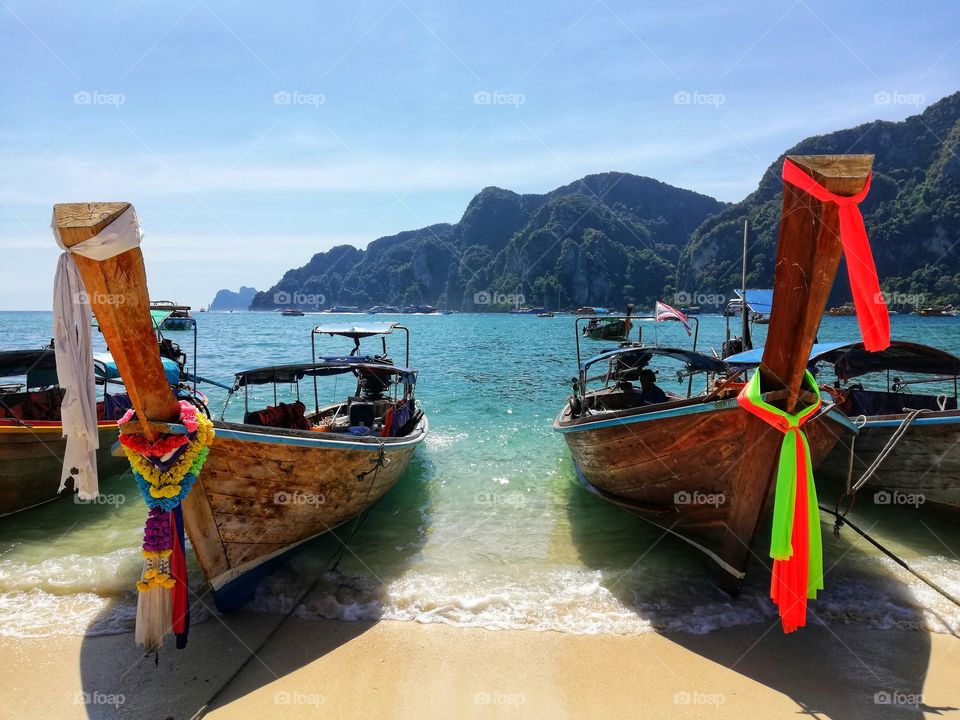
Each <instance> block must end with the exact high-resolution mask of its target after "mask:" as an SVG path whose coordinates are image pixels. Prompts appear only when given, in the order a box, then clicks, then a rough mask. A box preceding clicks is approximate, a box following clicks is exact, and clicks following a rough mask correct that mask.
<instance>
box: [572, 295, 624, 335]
mask: <svg viewBox="0 0 960 720" xmlns="http://www.w3.org/2000/svg"><path fill="white" fill-rule="evenodd" d="M632 314H633V304H632V303H631V304H630V305H627V314H626V315H624V316H623V317H594V318H591V319H590V321H589V322H587V324H586V325H584V327H583V330H582V335H583V336H584V337H588V338H590V339H591V340H626V339H627V338H628V337H629V336H630V329H631V328H632V327H633V323H632V322H631V320H630V316H631V315H632Z"/></svg>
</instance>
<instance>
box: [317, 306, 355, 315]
mask: <svg viewBox="0 0 960 720" xmlns="http://www.w3.org/2000/svg"><path fill="white" fill-rule="evenodd" d="M323 312H325V313H343V314H350V313H358V312H360V308H358V307H357V306H356V305H334V306H333V307H332V308H330V309H329V310H324V311H323Z"/></svg>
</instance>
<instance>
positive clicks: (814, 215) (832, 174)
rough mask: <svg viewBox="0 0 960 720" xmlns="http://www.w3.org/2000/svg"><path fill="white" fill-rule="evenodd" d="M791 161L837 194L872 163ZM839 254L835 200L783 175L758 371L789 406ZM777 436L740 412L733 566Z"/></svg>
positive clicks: (731, 522) (727, 549)
mask: <svg viewBox="0 0 960 720" xmlns="http://www.w3.org/2000/svg"><path fill="white" fill-rule="evenodd" d="M790 160H792V161H793V162H794V163H796V164H797V165H798V166H799V167H800V168H801V169H802V170H803V171H804V172H806V173H807V174H808V175H810V176H811V177H813V178H814V179H815V180H816V181H817V182H818V183H819V184H820V185H822V186H823V187H825V188H826V189H827V190H829V191H830V192H832V193H834V194H836V195H844V196H849V195H855V194H856V193H858V192H860V191H861V190H862V189H863V187H864V185H865V184H866V181H867V177H868V176H869V174H870V170H871V168H872V166H873V155H794V156H790ZM842 254H843V246H842V244H841V241H840V220H839V211H838V208H837V206H836V204H835V203H829V202H827V203H823V202H820V201H819V200H817V199H816V198H815V197H813V196H812V195H809V194H807V193H805V192H804V191H802V190H800V189H799V188H796V187H794V186H793V185H791V184H789V183H786V182H785V183H784V188H783V212H782V216H781V219H780V231H779V235H778V239H777V264H776V268H775V271H774V293H773V307H772V308H771V313H770V326H769V331H768V333H767V341H766V344H765V346H764V351H763V360H762V362H761V365H760V368H759V370H758V372H759V373H760V377H761V386H762V388H763V391H764V392H765V393H766V392H772V391H777V390H782V391H785V392H784V393H783V395H784V396H785V398H786V399H785V400H784V402H783V405H782V407H783V409H785V410H787V411H788V412H791V413H792V412H794V411H795V410H796V407H797V405H798V399H799V396H800V389H801V384H802V381H803V374H804V371H805V370H806V368H807V361H808V358H809V356H810V350H811V348H812V347H813V342H814V338H815V337H816V334H817V330H818V329H819V327H820V320H821V318H822V317H823V313H824V310H825V309H826V305H827V296H828V295H829V294H830V289H831V288H832V287H833V280H834V277H835V276H836V273H837V268H838V267H839V265H840V257H841V255H842ZM782 439H783V436H782V434H781V433H780V432H779V431H778V430H776V429H775V428H773V427H771V426H770V425H768V424H767V423H765V422H764V421H763V420H761V419H760V418H757V417H755V416H753V415H750V414H747V417H746V427H745V430H744V446H743V449H742V450H741V452H742V453H743V455H742V459H741V462H740V464H739V467H738V472H737V477H736V478H735V479H734V482H733V492H732V496H733V497H732V498H731V501H732V503H733V505H732V507H731V508H730V516H729V519H728V524H727V527H726V531H725V533H724V542H723V550H724V557H725V558H726V559H727V561H728V562H731V564H732V565H734V566H735V567H738V568H742V567H745V565H746V561H747V557H748V555H749V553H750V547H749V543H750V539H751V538H752V537H753V536H754V534H755V533H756V530H757V526H758V524H759V522H760V517H761V513H762V512H763V509H764V507H765V505H766V502H767V495H768V493H769V491H770V486H771V484H772V481H773V477H774V471H775V467H774V463H775V462H776V458H777V452H778V449H779V447H780V444H781V441H782ZM761 555H763V556H766V553H761ZM731 589H734V590H735V589H738V588H731Z"/></svg>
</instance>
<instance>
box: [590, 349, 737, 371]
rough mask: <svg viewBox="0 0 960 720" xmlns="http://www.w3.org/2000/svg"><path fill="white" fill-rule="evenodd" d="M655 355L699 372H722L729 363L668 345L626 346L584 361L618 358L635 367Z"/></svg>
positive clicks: (648, 360) (593, 361)
mask: <svg viewBox="0 0 960 720" xmlns="http://www.w3.org/2000/svg"><path fill="white" fill-rule="evenodd" d="M654 357H668V358H671V359H673V360H677V361H679V362H682V363H683V364H685V365H686V366H687V367H688V368H689V369H690V370H694V371H698V372H721V371H723V370H726V369H727V364H726V363H725V362H724V361H723V360H718V359H717V358H714V357H710V356H709V355H704V354H703V353H698V352H694V351H693V350H683V349H682V348H667V347H652V346H651V347H643V346H626V347H620V348H617V349H616V350H609V351H607V352H604V353H601V354H600V355H597V356H595V357H592V358H590V359H589V360H587V362H586V363H584V366H583V367H584V368H588V367H590V366H591V365H595V364H596V363H598V362H603V361H604V360H612V359H614V358H616V359H617V360H619V361H620V362H622V363H625V364H629V365H630V366H631V367H633V368H635V369H639V368H642V367H645V366H646V365H648V364H650V361H651V360H653V358H654Z"/></svg>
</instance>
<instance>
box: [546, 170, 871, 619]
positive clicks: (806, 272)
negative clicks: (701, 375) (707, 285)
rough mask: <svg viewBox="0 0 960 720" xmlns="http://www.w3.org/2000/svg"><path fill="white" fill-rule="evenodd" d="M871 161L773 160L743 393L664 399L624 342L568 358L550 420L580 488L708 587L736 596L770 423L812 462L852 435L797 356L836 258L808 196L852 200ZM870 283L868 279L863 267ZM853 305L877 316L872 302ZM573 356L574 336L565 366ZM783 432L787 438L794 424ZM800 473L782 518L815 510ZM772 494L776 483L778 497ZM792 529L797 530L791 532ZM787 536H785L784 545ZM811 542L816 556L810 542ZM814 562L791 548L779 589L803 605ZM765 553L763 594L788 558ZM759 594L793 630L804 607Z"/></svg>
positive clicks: (803, 353)
mask: <svg viewBox="0 0 960 720" xmlns="http://www.w3.org/2000/svg"><path fill="white" fill-rule="evenodd" d="M871 163H872V156H797V157H791V158H788V160H787V161H786V163H785V166H784V180H785V182H784V199H783V216H782V220H781V225H780V232H779V238H778V243H777V264H776V271H775V281H774V287H775V289H776V290H777V292H775V293H774V294H773V305H772V308H771V324H770V331H769V334H768V344H767V348H766V351H765V352H764V353H763V356H762V363H761V365H760V367H759V369H758V371H757V372H756V373H754V376H753V378H752V379H751V380H750V381H749V382H748V383H747V384H746V386H744V385H743V384H742V383H739V382H737V381H738V380H739V378H738V377H736V376H735V377H731V378H729V379H727V380H726V381H723V382H719V383H717V382H716V379H715V380H714V382H713V383H711V384H710V386H708V387H709V389H708V391H707V392H706V393H705V394H702V395H699V396H690V397H686V398H682V399H677V398H676V397H670V396H667V395H666V394H665V393H662V391H661V392H660V393H658V392H657V391H656V390H655V389H654V388H651V387H649V385H650V383H651V377H652V376H653V373H649V370H650V368H648V367H647V366H648V365H649V364H650V362H651V361H652V360H653V358H654V357H655V356H656V353H654V352H652V351H649V350H648V351H646V352H644V349H643V348H631V347H624V348H619V349H618V350H616V351H614V352H613V353H608V354H605V355H601V356H598V357H597V358H593V359H591V360H588V361H586V362H585V363H581V364H580V368H579V374H578V377H577V378H575V381H574V388H573V395H572V396H571V398H570V400H569V402H568V403H567V405H566V406H565V407H564V408H563V409H562V410H561V412H560V414H559V415H558V416H557V419H556V421H555V423H554V428H555V429H556V430H557V431H558V432H560V433H562V435H563V438H564V440H565V441H566V442H567V445H568V447H569V448H570V451H571V455H572V456H573V461H574V465H575V466H576V468H577V472H578V474H579V475H580V476H581V478H582V479H583V481H584V482H585V483H587V485H588V487H589V488H590V489H592V490H593V491H594V492H595V493H596V494H598V495H600V496H601V497H603V498H604V499H607V500H609V501H611V502H613V503H615V504H617V505H620V506H622V507H625V508H627V509H629V510H630V511H631V512H633V513H635V514H637V515H639V516H640V517H642V518H644V519H646V520H648V521H649V522H651V523H653V524H654V525H657V526H658V527H660V528H662V529H663V530H665V531H667V532H670V533H673V534H675V535H678V536H679V537H681V538H682V539H684V540H686V541H687V542H689V543H691V544H693V545H694V546H695V547H697V548H698V549H699V550H700V551H701V552H702V553H703V554H704V555H705V556H706V557H707V558H709V560H710V564H711V567H712V568H713V569H714V570H715V571H717V576H718V578H719V579H720V581H721V583H722V584H723V585H724V586H725V587H726V588H727V589H729V590H731V591H736V590H738V589H739V586H740V584H741V582H742V580H743V578H744V577H745V573H746V570H747V562H748V558H749V556H750V554H751V552H752V550H751V546H752V544H753V542H754V537H755V535H756V533H757V529H758V527H759V525H760V522H761V520H762V519H763V516H764V510H765V508H766V507H767V504H768V499H769V496H770V489H771V487H772V485H773V474H774V470H775V468H776V467H777V458H778V455H779V448H780V445H781V443H785V442H786V441H787V438H788V436H790V435H791V433H790V432H788V431H787V430H785V429H784V430H781V429H779V428H780V426H779V425H778V424H777V423H779V422H780V420H776V421H775V420H774V419H775V418H782V419H783V421H784V422H787V420H786V419H787V418H790V419H789V423H792V424H791V425H789V427H799V425H801V424H802V425H803V429H804V431H805V432H804V433H802V436H803V437H805V438H806V439H805V441H804V442H805V443H806V444H807V445H808V447H809V452H810V455H809V457H810V464H812V465H813V466H814V467H815V466H816V465H817V464H818V463H819V462H821V461H822V460H823V459H824V458H825V457H826V456H827V454H828V453H829V451H830V450H831V449H832V448H833V446H834V445H836V443H837V441H838V439H839V438H840V437H841V436H843V435H846V434H853V433H855V432H856V428H855V426H854V425H853V424H852V423H850V421H849V420H848V419H846V418H845V417H844V416H843V415H842V414H841V413H839V412H836V411H834V410H830V409H829V408H823V407H821V397H820V394H819V391H818V389H817V388H816V386H815V383H813V381H812V377H811V376H810V375H809V374H808V373H807V372H806V358H807V355H808V353H809V351H810V348H811V346H812V345H813V342H814V338H815V335H816V331H817V328H818V326H819V320H820V317H821V316H822V314H823V312H824V308H825V305H826V301H827V296H828V294H829V291H830V288H831V286H832V284H833V278H834V275H835V273H836V270H837V267H838V265H839V260H840V256H841V252H842V249H841V239H840V232H839V218H838V213H837V211H836V209H835V206H834V205H832V203H831V202H830V201H829V200H825V201H818V200H816V199H814V197H817V196H816V195H813V193H815V192H816V193H821V194H823V195H825V196H827V197H828V198H832V197H837V196H854V195H857V196H858V198H859V197H860V196H861V195H862V194H864V193H865V189H866V187H867V186H868V182H869V172H870V166H871ZM798 174H799V175H800V176H802V177H798ZM808 193H809V194H808ZM858 193H859V194H860V195H858ZM824 228H826V230H827V231H824ZM846 240H847V238H845V239H844V241H845V242H846ZM863 242H864V243H865V242H866V240H865V236H864V239H863ZM870 264H871V266H872V262H871V263H870ZM859 280H860V282H861V286H862V287H865V288H869V287H870V285H871V280H870V278H866V279H859ZM872 282H874V283H875V282H876V277H875V272H874V274H873V277H872ZM865 296H866V297H868V298H869V297H874V298H879V297H880V295H879V292H877V293H873V294H872V296H871V293H870V292H869V290H867V291H865ZM872 302H877V301H876V300H874V301H872ZM879 302H882V301H879ZM864 311H865V312H871V313H879V312H880V310H879V308H877V307H875V306H871V307H868V308H866V307H865V310H864ZM882 334H883V331H882V328H880V329H879V330H877V331H875V332H874V333H873V334H871V340H872V341H873V342H882ZM878 338H879V339H878ZM579 357H580V354H579V336H578V361H579ZM624 360H626V361H624ZM707 360H712V358H707ZM715 362H719V361H715ZM686 364H687V367H688V369H694V370H695V369H697V367H698V366H699V367H700V369H702V370H703V371H706V372H711V371H713V372H717V370H716V366H713V370H711V367H710V365H709V364H708V363H706V361H705V360H703V359H702V358H694V357H692V356H690V357H689V358H688V359H687V360H686ZM595 365H598V366H600V367H601V369H602V372H600V373H598V374H597V375H596V378H595V379H599V380H601V381H602V382H603V383H604V387H602V388H600V389H599V390H591V389H590V388H589V387H588V384H589V383H590V381H591V379H592V378H591V374H590V369H591V368H592V367H594V366H595ZM645 373H649V374H645ZM634 377H635V378H639V379H641V382H642V383H643V384H644V388H643V392H636V389H635V388H631V387H630V385H631V382H630V381H631V380H632V378H634ZM784 427H787V425H784ZM783 433H787V434H786V435H784V434H783ZM797 434H798V435H801V433H800V432H799V430H798V432H797ZM790 442H793V440H790ZM801 468H802V471H803V473H806V472H807V470H809V465H807V464H805V463H803V464H801V463H799V461H798V463H797V467H796V469H795V473H796V474H795V476H793V477H794V479H793V480H792V481H791V480H790V477H791V476H790V474H789V473H788V475H787V476H785V478H786V480H785V482H787V483H790V482H792V483H794V484H795V486H796V487H798V488H799V487H800V486H801V485H802V487H803V488H804V490H803V492H802V493H801V491H800V490H799V489H798V490H796V498H797V499H796V502H797V510H796V513H797V515H798V516H799V517H806V515H807V514H809V513H810V510H811V506H812V508H813V514H814V515H815V514H816V510H815V508H816V506H815V504H814V503H815V498H812V497H811V496H810V493H812V492H813V481H812V479H808V478H803V477H802V476H801ZM788 470H789V468H788ZM780 486H781V481H780V479H778V481H777V487H778V492H777V496H778V498H779V497H780V490H779V488H780ZM786 487H789V485H787V486H786ZM785 497H787V496H786V495H785ZM808 500H809V501H810V502H808ZM801 503H802V504H801ZM778 507H779V505H778ZM777 517H780V518H781V519H782V517H783V516H782V515H778V516H775V521H776V518H777ZM791 522H792V519H791ZM775 525H776V522H775ZM805 525H806V523H805V522H797V523H796V524H795V525H794V526H793V527H794V532H797V530H796V528H797V527H798V526H805ZM809 528H810V532H811V533H812V532H813V530H814V528H815V529H816V531H817V533H819V524H816V525H814V523H813V521H812V520H811V522H810V525H809ZM789 532H790V531H789V528H788V529H787V533H788V534H787V538H788V539H789V537H790V535H789ZM775 537H782V535H781V534H775ZM804 537H805V538H806V536H804ZM818 537H819V536H818ZM806 539H807V540H808V541H809V542H810V543H812V542H813V541H812V540H809V538H806ZM812 546H813V545H812ZM778 547H779V546H778ZM788 547H789V546H788ZM813 547H815V549H816V548H819V543H816V545H815V546H813ZM773 553H774V550H773V545H771V554H773ZM798 553H800V550H798ZM815 555H816V553H815V552H813V551H811V552H810V553H807V552H806V546H805V545H804V552H803V553H801V554H800V555H795V556H793V557H794V558H799V560H798V562H801V563H805V560H804V558H805V557H807V558H809V559H810V563H811V565H810V568H806V567H804V570H803V575H802V578H799V579H797V580H796V582H797V583H799V584H800V585H802V587H799V588H792V590H794V591H796V592H798V593H802V596H803V597H804V598H805V597H806V596H807V593H808V592H814V593H815V589H816V587H817V582H818V581H819V580H820V579H821V576H820V575H818V573H817V568H816V565H815V564H814V556H815ZM774 557H775V558H776V561H775V566H774V567H775V576H774V577H775V582H774V584H773V588H774V589H775V590H777V589H782V587H783V585H782V584H781V583H782V582H783V581H784V575H782V574H781V573H782V572H783V570H782V568H783V565H782V564H781V565H778V563H790V561H791V559H790V557H791V556H790V555H789V553H788V554H787V555H786V557H785V558H784V557H783V556H780V555H779V551H778V554H777V555H774ZM808 570H809V574H808ZM808 582H809V584H808ZM821 586H822V585H821ZM772 594H775V599H776V600H777V602H778V604H780V609H781V614H782V615H783V617H784V628H785V629H787V630H792V629H795V628H796V627H798V626H800V625H802V624H803V623H804V622H805V607H806V605H805V600H804V602H803V606H802V609H803V611H802V613H800V614H799V615H798V614H797V608H796V607H794V606H795V605H797V604H798V603H797V602H793V603H786V602H785V598H784V596H783V595H781V594H779V593H773V592H772ZM788 618H789V619H788Z"/></svg>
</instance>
